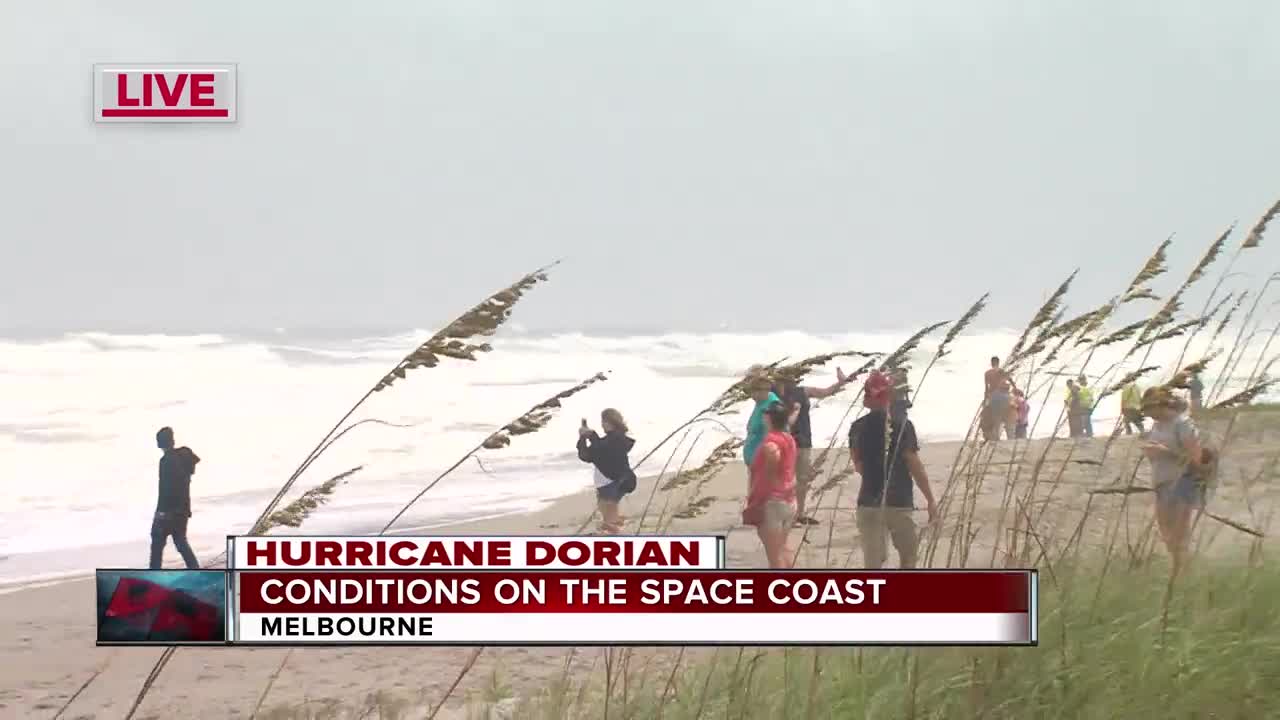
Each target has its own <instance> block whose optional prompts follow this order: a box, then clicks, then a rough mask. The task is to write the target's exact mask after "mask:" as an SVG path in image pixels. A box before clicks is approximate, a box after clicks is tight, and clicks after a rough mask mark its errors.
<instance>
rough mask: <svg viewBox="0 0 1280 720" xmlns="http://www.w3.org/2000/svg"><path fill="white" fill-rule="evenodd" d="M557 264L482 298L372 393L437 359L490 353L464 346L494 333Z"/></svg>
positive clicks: (480, 347) (416, 350)
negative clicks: (522, 299)
mask: <svg viewBox="0 0 1280 720" xmlns="http://www.w3.org/2000/svg"><path fill="white" fill-rule="evenodd" d="M556 264H557V263H552V264H551V265H548V266H547V267H544V268H539V269H538V270H535V271H533V272H531V273H529V274H528V275H525V276H524V277H522V278H520V279H519V280H517V281H516V282H514V283H512V284H511V285H509V286H507V287H505V288H503V289H502V290H499V291H498V292H496V293H494V294H492V295H490V296H489V297H487V298H485V299H484V300H483V301H482V302H480V303H479V304H477V305H476V306H475V307H473V308H471V309H470V310H468V311H467V312H465V313H463V314H462V315H460V316H458V317H457V318H456V319H455V320H454V321H453V322H451V323H449V324H448V325H445V326H444V328H443V329H441V330H440V331H439V332H437V333H436V334H435V335H432V336H431V337H430V338H427V340H426V341H425V342H423V343H422V344H421V345H419V346H418V347H416V348H414V350H413V352H411V353H409V354H408V355H406V356H405V357H404V359H402V360H401V361H400V362H398V363H396V366H395V367H394V368H392V369H391V371H390V372H388V373H387V374H386V375H384V376H383V378H382V380H380V381H379V382H378V384H377V385H376V386H374V388H373V391H374V392H381V391H382V390H385V389H387V388H388V387H390V386H391V385H392V384H393V383H394V382H395V381H396V380H403V379H404V377H405V375H406V374H407V373H408V372H409V371H410V370H413V369H414V368H419V367H427V368H432V367H435V366H436V365H438V364H439V363H440V358H442V357H447V358H453V359H455V360H475V359H476V354H477V353H484V352H489V351H491V350H493V347H492V346H490V345H489V344H488V343H472V342H468V341H469V340H471V339H472V338H477V337H489V336H491V335H493V334H494V333H495V332H497V330H498V328H499V327H501V326H502V324H503V323H505V322H506V321H507V320H509V319H510V318H511V312H512V310H513V309H514V308H515V305H516V303H517V302H519V301H520V298H521V297H523V296H524V294H525V293H527V292H528V291H529V290H532V289H533V287H534V286H535V285H537V284H538V283H540V282H545V281H546V280H547V271H548V270H550V269H551V268H552V267H554V266H555V265H556Z"/></svg>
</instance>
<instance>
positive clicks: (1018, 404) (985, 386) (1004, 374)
mask: <svg viewBox="0 0 1280 720" xmlns="http://www.w3.org/2000/svg"><path fill="white" fill-rule="evenodd" d="M1030 415H1031V404H1030V403H1028V402H1027V396H1026V394H1025V393H1024V392H1023V391H1022V389H1021V388H1019V387H1018V386H1017V384H1015V383H1014V381H1013V376H1012V375H1010V374H1009V372H1008V371H1007V370H1005V369H1004V368H1002V367H1000V358H998V357H994V356H993V357H992V358H991V367H990V368H989V369H988V370H987V371H986V372H985V373H983V375H982V412H981V413H980V416H979V423H978V427H979V429H980V430H981V432H982V438H983V440H986V441H988V442H995V441H998V440H999V439H1000V434H1001V432H1003V433H1004V436H1005V437H1006V438H1008V439H1010V440H1014V439H1018V440H1025V439H1026V438H1027V421H1028V418H1029V417H1030Z"/></svg>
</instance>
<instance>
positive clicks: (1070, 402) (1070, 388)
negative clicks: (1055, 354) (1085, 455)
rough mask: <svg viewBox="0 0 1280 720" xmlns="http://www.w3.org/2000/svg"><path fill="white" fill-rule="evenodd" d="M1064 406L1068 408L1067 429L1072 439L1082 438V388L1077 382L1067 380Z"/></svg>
mask: <svg viewBox="0 0 1280 720" xmlns="http://www.w3.org/2000/svg"><path fill="white" fill-rule="evenodd" d="M1063 404H1064V405H1066V406H1067V427H1068V428H1070V433H1071V437H1073V438H1078V437H1080V414H1081V408H1082V405H1081V404H1080V388H1079V387H1078V386H1077V385H1076V381H1075V380H1072V379H1071V378H1067V395H1066V397H1065V398H1064V399H1063Z"/></svg>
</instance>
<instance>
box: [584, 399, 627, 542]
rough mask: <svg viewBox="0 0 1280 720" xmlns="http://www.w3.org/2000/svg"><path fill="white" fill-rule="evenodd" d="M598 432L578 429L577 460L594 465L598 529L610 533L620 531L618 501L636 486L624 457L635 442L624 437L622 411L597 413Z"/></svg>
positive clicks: (625, 432)
mask: <svg viewBox="0 0 1280 720" xmlns="http://www.w3.org/2000/svg"><path fill="white" fill-rule="evenodd" d="M600 428H601V429H602V430H603V431H604V435H600V434H599V433H597V432H596V431H595V430H592V429H591V426H590V425H588V424H587V420H586V418H583V420H582V426H581V427H580V428H578V459H579V460H582V461H583V462H587V463H591V464H592V465H594V466H595V469H596V472H595V486H596V504H597V506H598V507H599V509H600V517H601V518H602V521H601V529H602V530H604V531H605V532H607V533H610V534H617V533H618V532H621V530H622V522H623V517H622V515H621V513H620V512H619V510H618V503H620V502H621V501H622V498H624V497H626V496H627V495H628V494H630V493H631V492H632V491H633V490H635V489H636V474H635V471H633V470H632V469H631V460H630V458H629V457H628V456H627V454H628V453H630V452H631V448H633V447H635V444H636V441H635V440H633V439H631V438H630V437H628V436H627V423H626V421H625V420H623V419H622V413H620V412H618V411H617V410H615V409H613V408H609V409H608V410H605V411H604V412H602V413H600Z"/></svg>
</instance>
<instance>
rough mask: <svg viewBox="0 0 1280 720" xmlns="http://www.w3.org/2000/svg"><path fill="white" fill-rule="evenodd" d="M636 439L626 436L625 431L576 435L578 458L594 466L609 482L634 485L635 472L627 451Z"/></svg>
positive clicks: (629, 450) (633, 445)
mask: <svg viewBox="0 0 1280 720" xmlns="http://www.w3.org/2000/svg"><path fill="white" fill-rule="evenodd" d="M635 444H636V441H635V440H632V439H631V438H629V437H627V435H626V433H621V432H618V431H616V430H615V431H612V432H608V433H605V435H604V437H600V435H599V433H595V432H593V433H591V434H590V435H579V436H578V459H579V460H581V461H583V462H588V463H591V464H592V465H595V466H596V469H597V470H599V471H600V474H601V475H604V476H605V477H607V478H609V480H610V481H611V482H619V481H621V482H623V483H624V484H625V485H629V486H631V487H633V488H634V487H635V483H636V473H635V471H634V470H632V469H631V460H630V459H629V458H628V457H627V453H629V452H631V448H633V447H635Z"/></svg>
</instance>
